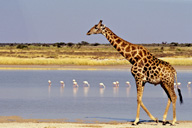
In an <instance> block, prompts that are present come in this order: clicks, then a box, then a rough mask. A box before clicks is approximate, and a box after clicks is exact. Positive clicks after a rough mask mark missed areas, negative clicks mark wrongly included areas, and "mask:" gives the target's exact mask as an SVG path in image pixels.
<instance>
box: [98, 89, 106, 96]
mask: <svg viewBox="0 0 192 128" xmlns="http://www.w3.org/2000/svg"><path fill="white" fill-rule="evenodd" d="M99 92H100V96H101V97H103V94H104V92H105V88H99Z"/></svg>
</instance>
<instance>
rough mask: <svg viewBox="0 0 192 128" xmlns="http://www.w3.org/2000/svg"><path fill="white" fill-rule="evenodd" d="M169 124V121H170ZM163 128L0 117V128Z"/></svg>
mask: <svg viewBox="0 0 192 128" xmlns="http://www.w3.org/2000/svg"><path fill="white" fill-rule="evenodd" d="M170 122H171V121H170ZM6 127H8V128H26V127H27V128H34V127H38V128H79V127H86V128H93V127H94V128H117V127H118V128H156V127H158V128H165V127H170V124H167V125H166V126H164V125H162V122H159V123H156V122H153V121H150V120H146V121H141V123H139V125H137V126H133V125H132V122H130V121H127V122H119V121H109V122H99V121H95V122H93V123H85V121H83V120H79V121H77V122H68V121H67V120H66V119H23V118H21V117H19V116H0V128H6ZM173 127H174V128H191V127H192V121H178V122H177V124H176V125H175V126H173Z"/></svg>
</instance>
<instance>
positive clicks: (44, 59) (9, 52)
mask: <svg viewBox="0 0 192 128" xmlns="http://www.w3.org/2000/svg"><path fill="white" fill-rule="evenodd" d="M147 49H149V51H151V52H152V53H153V54H154V55H155V56H156V57H158V58H161V59H163V60H165V61H167V62H169V63H171V64H172V65H192V59H191V58H192V47H174V48H171V47H163V49H162V47H158V46H156V47H147ZM127 64H130V63H129V62H128V61H127V60H125V59H124V58H123V57H122V56H121V55H120V54H119V53H118V52H117V51H116V50H115V49H114V48H113V47H112V46H105V45H100V46H82V47H81V48H75V47H73V48H69V47H62V48H56V47H37V46H36V47H35V46H29V47H28V48H27V49H17V48H16V47H8V46H7V47H0V65H127Z"/></svg>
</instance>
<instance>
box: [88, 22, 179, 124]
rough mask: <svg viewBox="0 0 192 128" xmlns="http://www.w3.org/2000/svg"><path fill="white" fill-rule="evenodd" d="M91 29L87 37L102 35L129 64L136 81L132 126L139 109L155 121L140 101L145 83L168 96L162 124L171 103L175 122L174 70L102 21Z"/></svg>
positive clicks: (136, 120) (137, 116)
mask: <svg viewBox="0 0 192 128" xmlns="http://www.w3.org/2000/svg"><path fill="white" fill-rule="evenodd" d="M96 26H97V27H94V26H93V27H92V28H91V29H90V30H89V31H88V32H87V35H91V34H103V35H104V36H106V38H107V39H108V40H109V41H110V43H111V44H112V45H113V46H114V48H116V50H117V51H119V52H120V54H122V55H123V56H124V57H125V58H126V59H127V60H128V61H129V62H130V63H131V64H132V68H131V73H132V75H133V77H134V78H135V81H136V87H137V115H136V119H135V121H134V123H133V124H135V125H136V124H137V123H138V122H139V113H140V107H142V108H143V109H144V111H145V112H146V113H147V114H148V116H149V117H150V118H151V119H152V120H154V121H157V119H156V118H154V116H153V115H152V114H151V113H150V112H149V111H148V110H147V108H146V107H145V106H144V104H143V101H142V96H143V90H144V86H145V83H147V82H148V83H151V84H154V85H157V84H160V85H161V87H162V88H163V89H164V91H165V92H166V94H167V96H168V102H167V107H166V110H165V113H164V115H163V122H164V123H166V117H167V112H168V109H169V106H170V104H171V102H172V105H173V121H172V124H173V125H174V124H175V122H176V99H177V96H176V94H175V91H174V80H176V83H177V73H176V70H175V69H174V68H173V67H172V66H171V65H170V64H169V63H167V62H165V61H162V60H159V59H157V58H156V57H155V56H153V55H152V54H151V53H150V52H149V51H148V50H147V49H146V48H145V47H143V46H139V45H135V44H132V43H130V42H128V41H125V40H123V39H122V38H120V37H118V36H117V35H116V34H115V33H113V32H112V31H111V30H110V29H109V28H108V27H105V26H104V25H103V24H102V20H100V22H99V23H98V24H97V25H96ZM177 89H178V92H179V96H180V102H181V103H182V95H181V92H180V89H179V88H177Z"/></svg>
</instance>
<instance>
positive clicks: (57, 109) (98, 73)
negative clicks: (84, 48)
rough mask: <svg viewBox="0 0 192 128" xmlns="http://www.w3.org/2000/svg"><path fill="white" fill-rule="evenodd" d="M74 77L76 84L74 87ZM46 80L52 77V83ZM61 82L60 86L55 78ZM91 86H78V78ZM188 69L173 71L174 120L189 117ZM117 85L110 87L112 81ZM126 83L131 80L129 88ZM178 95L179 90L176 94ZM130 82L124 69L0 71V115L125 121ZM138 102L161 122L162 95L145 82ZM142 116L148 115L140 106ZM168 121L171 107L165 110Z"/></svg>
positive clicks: (129, 113) (132, 107)
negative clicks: (176, 86) (181, 100)
mask: <svg viewBox="0 0 192 128" xmlns="http://www.w3.org/2000/svg"><path fill="white" fill-rule="evenodd" d="M73 79H75V80H76V81H77V82H78V84H79V88H73V83H72V80H73ZM48 80H51V81H52V85H51V87H50V86H49V84H48ZM61 80H62V81H64V82H65V87H64V88H62V87H61V84H60V81H61ZM85 80H86V81H88V82H89V83H90V87H89V88H88V87H83V81H85ZM191 80H192V72H191V71H178V81H179V82H181V84H182V85H181V89H182V95H183V97H184V104H183V105H180V104H179V101H177V119H178V120H191V118H190V117H191V114H192V110H191V106H192V102H191V100H192V95H191V90H190V89H189V88H187V82H188V81H191ZM114 81H119V83H120V87H119V88H114V87H113V84H112V83H113V82H114ZM126 81H129V82H130V83H131V85H132V86H131V88H128V87H127V85H126V83H125V82H126ZM101 82H102V83H104V84H105V86H106V88H105V89H103V88H99V83H101ZM176 94H177V95H178V93H177V92H176ZM136 96H137V95H136V88H135V81H134V79H133V77H132V75H131V73H130V71H129V70H117V71H116V70H94V71H88V70H0V116H12V115H16V116H21V117H23V118H42V119H60V118H66V119H68V120H69V121H75V120H76V119H82V120H100V121H106V120H107V121H110V120H116V121H127V120H134V119H135V116H136V106H137V103H136ZM143 103H144V104H145V106H146V107H147V108H148V109H149V111H150V112H151V113H152V114H153V115H154V116H155V117H157V118H159V119H160V120H161V119H162V117H163V113H164V110H165V107H166V104H167V96H166V94H165V93H164V91H163V89H162V88H161V87H160V86H159V85H157V86H154V85H151V84H146V86H145V89H144V95H143ZM140 118H141V119H149V117H148V116H147V115H146V113H145V112H144V111H143V110H142V109H141V113H140ZM167 119H168V120H172V105H171V106H170V109H169V112H168V117H167Z"/></svg>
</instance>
